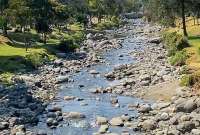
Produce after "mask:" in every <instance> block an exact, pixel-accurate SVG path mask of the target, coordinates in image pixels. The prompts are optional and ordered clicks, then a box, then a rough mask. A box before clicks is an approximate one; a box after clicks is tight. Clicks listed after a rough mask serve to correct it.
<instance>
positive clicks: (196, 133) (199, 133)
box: [191, 129, 200, 135]
mask: <svg viewBox="0 0 200 135" xmlns="http://www.w3.org/2000/svg"><path fill="white" fill-rule="evenodd" d="M191 133H192V134H193V135H200V129H192V131H191Z"/></svg>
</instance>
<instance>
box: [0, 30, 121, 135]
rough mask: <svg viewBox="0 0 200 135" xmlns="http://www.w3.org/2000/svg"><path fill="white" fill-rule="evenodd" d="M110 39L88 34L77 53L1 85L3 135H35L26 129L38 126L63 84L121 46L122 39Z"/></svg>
mask: <svg viewBox="0 0 200 135" xmlns="http://www.w3.org/2000/svg"><path fill="white" fill-rule="evenodd" d="M107 36H108V35H103V34H101V33H96V34H88V35H87V39H86V40H85V41H84V43H83V45H82V47H81V48H80V50H77V52H75V53H67V54H65V53H59V54H57V55H58V56H60V57H62V58H59V59H56V60H55V61H53V62H51V63H47V64H46V65H44V66H42V67H40V68H39V69H38V70H37V71H34V72H31V73H27V74H18V75H15V76H14V77H13V78H12V83H13V84H15V85H12V86H1V88H0V91H1V94H0V95H1V99H0V134H1V135H24V134H26V135H29V134H30V135H32V134H33V133H32V132H29V131H27V130H26V127H27V126H30V125H34V124H37V122H38V115H40V114H41V113H42V112H43V111H45V108H46V106H47V104H48V103H49V101H51V100H52V99H54V98H55V95H56V94H57V92H58V90H59V86H60V84H62V83H69V82H72V81H73V80H72V79H71V78H70V76H71V74H73V73H77V72H79V71H80V69H82V68H83V67H90V66H92V65H95V64H97V63H102V62H104V61H103V60H102V58H101V56H100V55H99V54H100V53H101V52H104V51H108V50H110V49H114V48H115V49H117V48H120V47H121V40H118V39H110V38H107ZM80 87H81V86H80Z"/></svg>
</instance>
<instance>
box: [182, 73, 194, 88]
mask: <svg viewBox="0 0 200 135" xmlns="http://www.w3.org/2000/svg"><path fill="white" fill-rule="evenodd" d="M191 85H192V76H191V75H184V76H182V78H181V80H180V86H187V87H189V86H191Z"/></svg>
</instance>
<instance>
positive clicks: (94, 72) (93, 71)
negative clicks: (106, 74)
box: [90, 70, 99, 75]
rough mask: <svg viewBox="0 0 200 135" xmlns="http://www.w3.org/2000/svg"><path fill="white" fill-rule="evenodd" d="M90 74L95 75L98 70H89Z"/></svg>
mask: <svg viewBox="0 0 200 135" xmlns="http://www.w3.org/2000/svg"><path fill="white" fill-rule="evenodd" d="M90 74H93V75H96V74H99V72H97V71H96V70H90Z"/></svg>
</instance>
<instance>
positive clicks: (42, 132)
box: [36, 130, 47, 135]
mask: <svg viewBox="0 0 200 135" xmlns="http://www.w3.org/2000/svg"><path fill="white" fill-rule="evenodd" d="M36 135H47V133H46V131H44V130H39V131H37V134H36Z"/></svg>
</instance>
